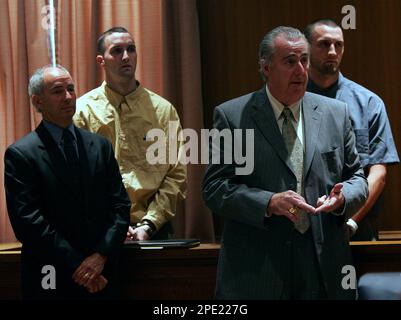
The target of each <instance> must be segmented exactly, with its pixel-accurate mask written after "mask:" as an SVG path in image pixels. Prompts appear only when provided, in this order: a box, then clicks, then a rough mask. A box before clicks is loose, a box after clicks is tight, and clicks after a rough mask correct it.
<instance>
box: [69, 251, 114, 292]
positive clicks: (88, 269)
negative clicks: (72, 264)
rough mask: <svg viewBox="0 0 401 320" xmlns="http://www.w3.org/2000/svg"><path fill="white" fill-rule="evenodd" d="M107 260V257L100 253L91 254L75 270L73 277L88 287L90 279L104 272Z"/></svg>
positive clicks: (81, 284)
mask: <svg viewBox="0 0 401 320" xmlns="http://www.w3.org/2000/svg"><path fill="white" fill-rule="evenodd" d="M106 260H107V258H106V257H104V256H102V255H100V254H99V253H94V254H92V255H90V256H89V257H87V258H86V259H85V260H84V261H82V263H81V264H80V266H79V267H78V268H77V270H75V272H74V274H73V275H72V279H73V280H74V281H75V282H76V283H78V284H79V285H80V286H85V287H87V286H88V284H89V283H90V281H92V280H93V279H95V278H97V277H98V276H99V275H100V274H101V273H102V271H103V268H104V264H105V263H106Z"/></svg>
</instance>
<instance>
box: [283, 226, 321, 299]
mask: <svg viewBox="0 0 401 320" xmlns="http://www.w3.org/2000/svg"><path fill="white" fill-rule="evenodd" d="M286 244H287V246H286V247H287V250H285V252H283V255H286V260H287V261H288V264H287V268H286V273H287V277H286V278H287V283H286V284H285V286H284V290H283V294H282V297H281V298H282V299H287V300H288V299H292V300H316V299H326V298H327V295H326V292H325V289H324V285H323V281H322V276H321V272H320V268H319V263H318V260H317V256H316V251H315V247H314V242H313V238H312V232H311V228H309V229H308V230H307V231H306V232H305V233H304V234H301V233H300V232H298V231H297V230H295V229H294V230H293V232H292V233H291V234H290V235H289V238H288V240H287V242H286Z"/></svg>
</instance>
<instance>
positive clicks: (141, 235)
mask: <svg viewBox="0 0 401 320" xmlns="http://www.w3.org/2000/svg"><path fill="white" fill-rule="evenodd" d="M145 228H146V227H138V228H135V229H134V228H132V227H131V226H130V227H129V228H128V232H127V239H128V240H134V241H143V240H149V239H150V237H149V234H148V233H147V232H146V230H145Z"/></svg>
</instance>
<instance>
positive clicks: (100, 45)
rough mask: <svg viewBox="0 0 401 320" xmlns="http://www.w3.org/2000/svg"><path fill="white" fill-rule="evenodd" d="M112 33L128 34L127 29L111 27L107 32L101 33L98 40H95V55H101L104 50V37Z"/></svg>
mask: <svg viewBox="0 0 401 320" xmlns="http://www.w3.org/2000/svg"><path fill="white" fill-rule="evenodd" d="M112 33H129V32H128V30H127V29H125V28H124V27H113V28H110V29H109V30H106V31H105V32H103V33H102V34H101V35H100V37H99V39H97V54H100V55H103V54H104V51H105V48H104V40H105V39H106V37H107V36H108V35H110V34H112Z"/></svg>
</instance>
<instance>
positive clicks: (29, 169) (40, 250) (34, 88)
mask: <svg viewBox="0 0 401 320" xmlns="http://www.w3.org/2000/svg"><path fill="white" fill-rule="evenodd" d="M29 94H30V96H31V99H32V103H33V104H34V106H35V107H36V108H37V109H38V110H39V111H40V112H41V113H42V116H43V121H42V122H41V123H40V125H39V126H38V127H37V128H36V130H35V131H33V132H31V133H29V134H28V135H27V136H25V137H23V138H22V139H20V140H19V141H17V142H16V143H14V144H13V145H11V146H10V147H8V149H7V150H6V153H5V157H4V160H5V188H6V197H7V208H8V213H9V216H10V221H11V224H12V226H13V229H14V232H15V234H16V236H17V238H18V239H19V240H20V241H21V242H22V256H21V259H22V291H23V296H24V297H25V298H77V299H80V298H96V297H99V298H100V297H111V296H110V294H111V293H112V292H113V290H112V288H113V273H114V269H115V265H116V262H117V257H118V252H119V249H120V248H121V246H122V244H123V242H124V239H125V236H126V232H127V230H128V225H129V209H130V201H129V199H128V196H127V193H126V191H125V188H124V185H123V183H122V179H121V175H120V172H119V169H118V165H117V162H116V160H115V158H114V153H113V150H112V146H111V144H110V143H109V142H108V141H107V140H106V139H105V138H102V137H101V136H98V135H95V134H92V133H89V132H87V131H85V130H81V129H78V128H76V127H75V126H74V125H73V124H72V117H73V115H74V113H75V102H76V94H75V89H74V83H73V80H72V78H71V76H70V74H69V73H68V71H67V70H65V69H64V68H63V67H61V66H57V67H51V66H47V67H43V68H41V69H38V70H37V71H36V72H35V73H34V75H33V76H32V77H31V79H30V83H29ZM52 277H53V278H52Z"/></svg>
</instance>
